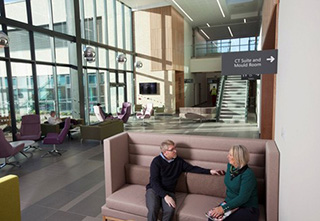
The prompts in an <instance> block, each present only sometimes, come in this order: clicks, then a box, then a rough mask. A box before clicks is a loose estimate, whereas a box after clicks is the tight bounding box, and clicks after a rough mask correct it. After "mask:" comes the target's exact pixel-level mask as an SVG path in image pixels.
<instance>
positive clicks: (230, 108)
mask: <svg viewBox="0 0 320 221" xmlns="http://www.w3.org/2000/svg"><path fill="white" fill-rule="evenodd" d="M222 110H224V111H246V109H245V108H244V107H221V111H222Z"/></svg>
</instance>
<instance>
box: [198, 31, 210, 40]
mask: <svg viewBox="0 0 320 221" xmlns="http://www.w3.org/2000/svg"><path fill="white" fill-rule="evenodd" d="M200 31H201V32H202V33H203V34H204V35H205V36H206V37H207V38H208V39H210V37H209V36H208V35H207V33H205V32H204V30H202V29H200Z"/></svg>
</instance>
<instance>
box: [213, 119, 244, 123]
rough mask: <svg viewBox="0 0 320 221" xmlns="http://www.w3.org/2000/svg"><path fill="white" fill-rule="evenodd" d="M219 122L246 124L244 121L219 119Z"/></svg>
mask: <svg viewBox="0 0 320 221" xmlns="http://www.w3.org/2000/svg"><path fill="white" fill-rule="evenodd" d="M219 122H223V123H246V122H247V121H246V120H245V119H220V120H219Z"/></svg>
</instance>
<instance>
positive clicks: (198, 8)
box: [121, 0, 263, 40]
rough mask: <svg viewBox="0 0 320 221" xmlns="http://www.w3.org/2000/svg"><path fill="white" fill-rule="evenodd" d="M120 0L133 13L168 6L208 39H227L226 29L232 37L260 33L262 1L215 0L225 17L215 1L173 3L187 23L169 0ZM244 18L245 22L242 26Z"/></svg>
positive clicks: (228, 35)
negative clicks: (201, 30)
mask: <svg viewBox="0 0 320 221" xmlns="http://www.w3.org/2000/svg"><path fill="white" fill-rule="evenodd" d="M121 1H122V2H123V3H125V4H126V5H128V6H129V7H131V8H132V9H133V10H143V9H147V8H156V7H162V6H167V5H172V6H173V7H175V8H176V9H177V10H178V11H179V12H180V14H181V15H183V16H184V17H185V20H186V21H188V22H189V23H190V25H191V26H192V27H193V28H202V29H203V30H204V31H205V32H206V33H207V34H208V35H209V37H210V40H217V39H229V38H231V36H230V33H229V30H228V26H230V28H231V30H232V33H233V36H234V38H239V37H249V36H258V35H259V31H260V25H261V9H262V4H263V0H219V1H220V3H221V7H222V9H223V11H224V14H225V17H223V16H222V13H221V11H220V9H219V6H218V3H217V0H175V1H176V2H177V3H178V4H179V5H180V6H181V8H182V9H183V10H184V11H186V13H187V14H188V15H189V16H190V17H191V18H192V19H193V21H190V20H189V19H188V18H187V17H186V16H185V15H184V14H183V12H182V11H181V10H180V9H179V8H178V7H177V6H176V5H175V4H174V3H173V2H172V0H121ZM244 19H246V21H247V23H244ZM206 23H209V24H210V26H211V27H208V26H207V25H206ZM199 33H201V32H199ZM201 34H202V33H201ZM204 37H205V36H204ZM205 38H206V37H205Z"/></svg>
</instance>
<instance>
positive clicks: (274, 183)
mask: <svg viewBox="0 0 320 221" xmlns="http://www.w3.org/2000/svg"><path fill="white" fill-rule="evenodd" d="M279 164H280V153H279V150H278V147H277V145H276V143H275V142H274V141H267V143H266V166H265V168H266V174H265V176H266V178H265V180H266V218H267V220H275V221H277V220H278V219H279V218H278V217H279V173H280V170H279Z"/></svg>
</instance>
